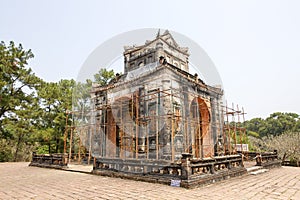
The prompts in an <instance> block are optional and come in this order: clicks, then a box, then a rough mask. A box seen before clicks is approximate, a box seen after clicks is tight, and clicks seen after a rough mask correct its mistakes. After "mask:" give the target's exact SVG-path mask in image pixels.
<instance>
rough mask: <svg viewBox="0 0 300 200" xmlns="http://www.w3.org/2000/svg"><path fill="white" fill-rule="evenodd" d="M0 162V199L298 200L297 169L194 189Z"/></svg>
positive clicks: (299, 169)
mask: <svg viewBox="0 0 300 200" xmlns="http://www.w3.org/2000/svg"><path fill="white" fill-rule="evenodd" d="M28 164H29V163H0V199H143V200H146V199H214V200H217V199H222V200H227V199H255V200H257V199H270V200H271V199H272V200H273V199H295V200H296V199H297V200H298V199H300V168H292V167H282V168H276V169H272V170H270V171H268V172H266V173H263V174H259V175H245V176H242V177H236V178H232V179H229V180H226V181H222V182H218V183H215V184H212V185H208V186H203V187H200V188H197V189H192V190H187V189H184V188H178V187H171V186H167V185H161V184H152V183H145V182H135V181H131V180H124V179H119V178H110V177H102V176H96V175H90V174H84V173H77V172H69V171H62V170H54V169H45V168H37V167H28Z"/></svg>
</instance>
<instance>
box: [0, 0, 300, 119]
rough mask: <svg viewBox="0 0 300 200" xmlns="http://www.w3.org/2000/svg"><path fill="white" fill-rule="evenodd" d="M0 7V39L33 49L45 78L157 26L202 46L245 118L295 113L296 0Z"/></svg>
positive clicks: (70, 74) (299, 71)
mask: <svg viewBox="0 0 300 200" xmlns="http://www.w3.org/2000/svg"><path fill="white" fill-rule="evenodd" d="M0 8H1V12H0V40H3V41H5V42H6V43H8V42H9V41H10V40H13V41H15V42H16V43H22V44H23V46H24V47H25V48H26V49H29V48H30V49H32V51H33V53H34V54H35V58H34V59H33V60H32V62H30V65H31V67H32V69H33V70H34V72H35V73H36V74H37V75H38V76H39V77H41V78H43V79H44V80H46V81H58V80H60V79H70V78H74V79H76V77H77V73H78V71H79V69H80V67H81V65H82V64H83V63H84V61H85V59H86V58H87V57H88V56H89V54H90V53H91V52H92V51H93V50H94V49H95V48H96V47H97V46H99V45H100V44H102V43H103V42H105V41H106V40H108V39H110V38H111V37H113V36H115V35H118V34H120V33H123V32H125V31H130V30H134V29H140V28H162V29H169V30H173V31H176V32H178V33H181V34H184V35H185V36H187V37H189V38H190V39H192V40H194V41H195V42H197V43H198V44H199V45H200V46H201V47H202V48H203V49H204V50H205V51H206V52H207V54H208V55H209V56H210V58H211V59H212V60H213V62H214V63H215V66H216V67H217V69H218V71H219V73H220V75H221V78H222V81H223V85H224V88H225V92H226V99H227V101H228V103H229V104H231V102H234V103H235V104H239V106H240V107H242V106H243V107H244V108H245V111H246V112H247V113H248V114H247V116H246V119H251V118H253V117H263V118H265V117H267V116H268V115H269V114H271V113H273V112H276V111H280V112H295V113H298V114H300V93H299V91H300V90H299V88H298V87H299V78H298V77H299V76H300V55H299V54H300V12H299V10H300V1H297V0H294V1H293V0H248V1H247V0H244V1H240V0H226V1H225V0H224V1H221V0H219V1H215V0H213V1H212V0H210V1H208V0H207V1H201V0H195V1H192V0H186V1H183V0H181V1H178V0H164V1H161V0H151V1H142V0H126V1H123V0H119V1H116V0H111V1H108V0H98V1H71V0H70V1H61V0H51V1H50V0H45V1H38V0H27V1H22V0H19V1H16V0H10V1H8V0H0ZM147 39H152V38H147ZM124 45H126V44H124ZM129 45H130V44H129Z"/></svg>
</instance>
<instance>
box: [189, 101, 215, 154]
mask: <svg viewBox="0 0 300 200" xmlns="http://www.w3.org/2000/svg"><path fill="white" fill-rule="evenodd" d="M190 125H191V126H190V129H191V139H192V141H191V142H192V154H193V155H194V157H195V158H203V157H204V149H203V143H204V139H205V137H207V136H208V132H209V125H210V112H209V108H208V106H207V104H206V102H205V101H204V99H202V98H201V97H195V98H194V99H193V100H192V102H191V105H190Z"/></svg>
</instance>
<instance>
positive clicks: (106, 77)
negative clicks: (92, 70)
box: [94, 68, 115, 86]
mask: <svg viewBox="0 0 300 200" xmlns="http://www.w3.org/2000/svg"><path fill="white" fill-rule="evenodd" d="M114 77H115V73H114V70H109V71H108V70H106V69H105V68H101V69H100V70H99V72H98V73H97V74H95V75H94V80H95V82H96V83H98V84H99V85H101V86H104V85H107V84H108V83H109V81H111V80H112V79H113V78H114Z"/></svg>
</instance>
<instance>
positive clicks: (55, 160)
mask: <svg viewBox="0 0 300 200" xmlns="http://www.w3.org/2000/svg"><path fill="white" fill-rule="evenodd" d="M67 160H68V155H67V154H36V153H32V161H31V163H30V164H29V166H38V167H51V168H63V167H66V166H67Z"/></svg>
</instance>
